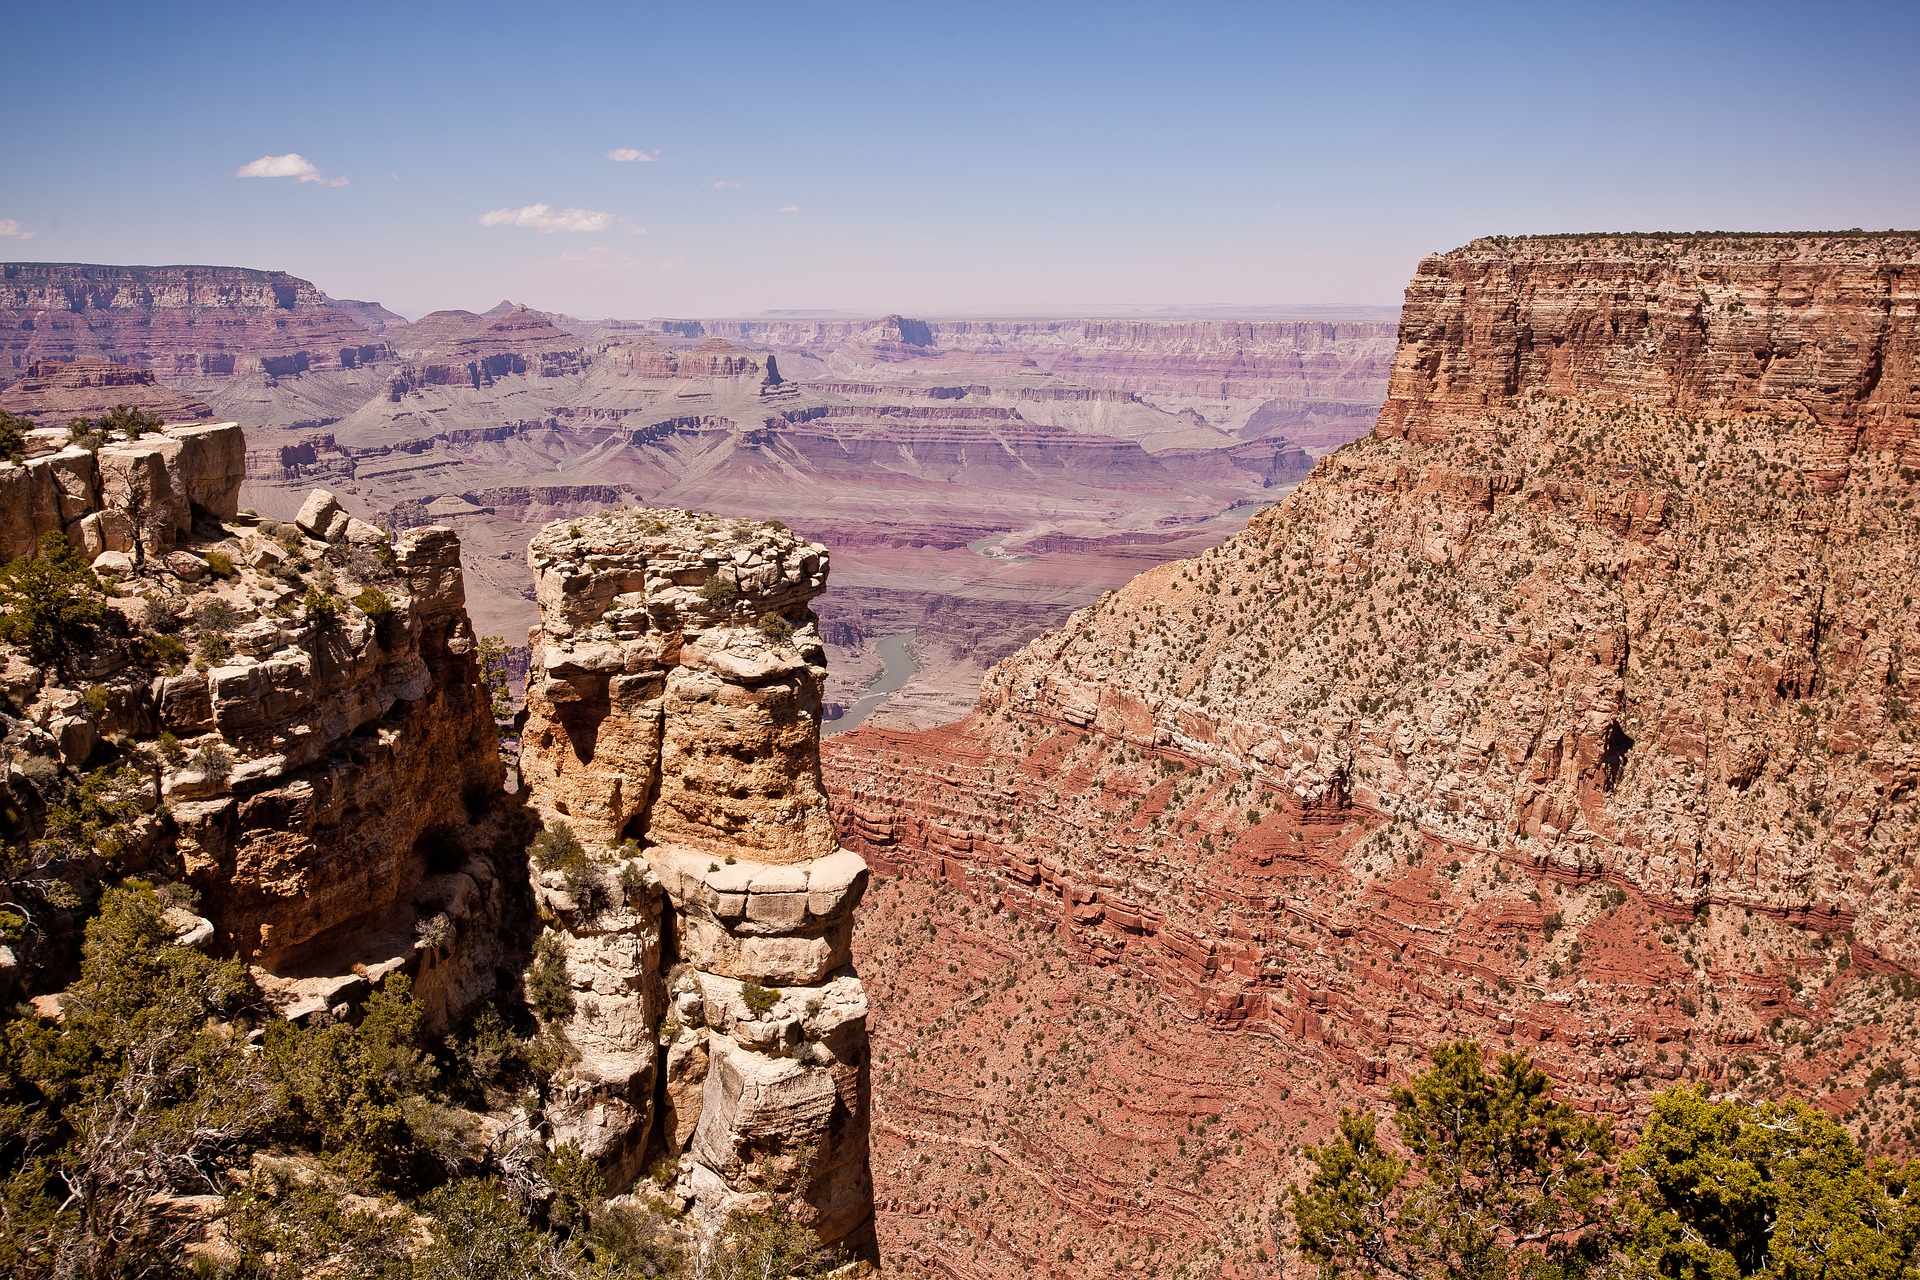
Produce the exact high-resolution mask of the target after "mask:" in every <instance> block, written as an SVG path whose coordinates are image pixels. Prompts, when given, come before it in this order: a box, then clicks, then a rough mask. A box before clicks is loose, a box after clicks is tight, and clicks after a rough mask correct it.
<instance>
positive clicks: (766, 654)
mask: <svg viewBox="0 0 1920 1280" xmlns="http://www.w3.org/2000/svg"><path fill="white" fill-rule="evenodd" d="M529 559H530V560H531V563H532V566H533V572H534V578H535V583H536V590H537V595H538V599H539V605H540V625H539V627H538V628H537V629H536V630H535V631H534V632H533V635H532V637H531V641H530V643H531V646H532V650H533V656H532V669H531V672H530V674H529V676H528V682H527V699H526V723H525V728H524V731H523V737H522V747H521V771H522V775H523V777H524V778H525V781H526V784H527V789H528V795H529V798H530V799H531V801H532V803H533V805H534V806H535V808H536V809H538V810H539V812H540V814H541V815H542V816H543V817H544V818H545V819H546V821H547V823H548V830H549V840H550V841H553V842H554V843H555V844H556V845H558V844H561V843H568V841H567V839H566V837H562V838H561V839H560V840H559V841H555V840H554V836H555V834H556V833H558V832H560V829H561V827H562V826H563V825H564V827H565V828H566V830H567V833H568V835H569V836H570V837H571V840H572V841H577V842H578V844H577V848H578V852H575V853H574V854H573V855H572V856H573V865H571V866H568V865H562V864H563V863H564V862H565V860H566V859H565V857H564V856H563V857H562V858H560V859H553V858H548V859H544V861H546V862H547V863H548V865H546V866H545V867H542V866H541V865H540V864H541V863H542V861H543V859H542V858H541V857H540V856H539V855H538V850H536V858H535V871H534V874H535V876H536V878H537V884H536V893H537V895H538V897H539V899H540V901H541V904H542V906H543V907H544V908H545V910H546V912H547V913H548V915H549V916H550V917H551V919H552V920H553V921H554V922H555V923H554V926H553V927H552V928H551V930H550V931H549V933H548V934H547V935H546V939H544V940H543V943H542V945H543V947H548V948H553V947H555V946H556V945H557V948H558V950H559V951H560V953H561V954H563V956H564V961H563V963H564V965H565V967H566V972H567V976H568V981H569V983H570V985H571V987H572V989H573V991H574V992H575V993H576V999H575V1000H574V1001H573V1012H572V1013H571V1014H570V1015H568V1020H567V1024H566V1025H567V1031H568V1035H569V1038H570V1039H571V1040H572V1041H573V1042H574V1044H575V1045H576V1047H577V1048H578V1049H579V1050H580V1053H581V1057H580V1061H579V1062H578V1063H576V1064H575V1065H574V1066H573V1068H571V1070H572V1073H573V1079H572V1081H571V1082H569V1083H568V1084H567V1085H566V1086H565V1089H564V1090H563V1100H562V1102H561V1105H560V1106H558V1107H557V1108H552V1109H550V1116H551V1118H552V1119H553V1121H554V1124H555V1130H556V1134H557V1135H559V1136H560V1137H562V1138H572V1139H574V1140H577V1141H578V1142H579V1143H580V1145H581V1147H582V1149H583V1150H585V1151H588V1152H589V1153H591V1154H593V1155H595V1156H597V1157H599V1158H600V1159H601V1161H602V1163H603V1165H604V1166H605V1167H606V1168H607V1169H608V1170H609V1171H610V1175H611V1178H612V1180H613V1181H615V1182H616V1183H618V1182H625V1181H631V1179H632V1178H633V1177H634V1175H635V1174H636V1173H637V1172H638V1170H639V1167H640V1163H641V1161H642V1160H644V1159H645V1157H646V1155H647V1153H648V1152H649V1151H650V1150H652V1149H654V1145H653V1144H654V1143H656V1142H657V1144H658V1146H659V1148H661V1149H664V1151H665V1152H666V1154H667V1155H668V1156H673V1157H678V1158H679V1160H680V1175H679V1176H680V1178H681V1179H682V1181H681V1184H680V1185H681V1186H682V1188H683V1189H684V1190H685V1191H686V1193H687V1194H689V1195H690V1196H691V1197H692V1199H693V1202H694V1207H695V1212H696V1213H697V1214H698V1215H699V1217H700V1218H701V1220H702V1221H704V1222H707V1223H709V1224H714V1223H718V1222H720V1221H721V1220H723V1219H724V1218H725V1216H726V1214H727V1213H728V1212H729V1211H731V1209H732V1208H734V1207H736V1206H740V1205H749V1206H750V1205H752V1204H754V1203H757V1202H765V1200H766V1199H768V1198H770V1197H774V1196H783V1197H784V1196H791V1197H794V1198H796V1199H797V1201H798V1202H799V1203H800V1204H802V1205H804V1206H806V1207H808V1208H809V1209H810V1211H811V1221H810V1225H811V1226H813V1228H814V1230H815V1231H816V1233H817V1234H818V1235H819V1236H820V1237H821V1239H822V1240H823V1241H825V1242H826V1243H829V1244H842V1245H846V1246H849V1247H853V1248H860V1247H863V1246H864V1245H865V1244H866V1243H867V1241H868V1240H870V1238H871V1233H872V1213H873V1196H872V1184H871V1179H870V1176H869V1173H868V1167H867V1125H868V1087H869V1084H868V1061H867V1034H866V997H865V994H864V992H863V990H862V988H861V985H860V981H859V979H858V978H857V977H856V976H855V975H854V973H853V971H852V969H851V967H850V966H849V963H848V961H849V954H850V946H851V935H852V923H853V912H854V908H855V907H856V906H857V905H858V903H859V901H860V897H861V894H862V893H863V892H864V890H865V888H866V883H867V868H866V864H865V863H864V862H863V861H862V860H861V859H860V858H859V857H858V856H857V855H855V854H853V853H850V852H848V851H846V850H844V849H841V848H840V847H839V844H838V842H837V840H836V839H835V837H834V833H833V827H832V822H831V819H830V817H829V813H828V808H827V800H826V795H825V792H824V790H823V789H822V786H821V781H820V749H819V731H820V688H821V681H822V680H823V679H824V677H825V674H826V668H825V656H824V651H823V649H822V647H821V643H820V637H819V633H818V630H817V628H816V626H815V622H814V617H813V614H812V611H811V610H810V608H809V607H808V602H809V601H811V600H812V599H813V598H814V597H815V596H817V595H818V594H819V593H820V592H821V591H822V590H823V589H824V588H825V586H826V579H827V553H826V550H825V548H823V547H821V546H819V545H818V544H813V543H808V542H805V541H803V540H801V539H798V538H796V537H794V536H793V535H792V534H791V533H789V532H788V531H787V530H786V529H785V527H784V526H782V525H779V524H777V523H764V522H757V521H750V520H728V519H722V518H719V517H715V516H704V515H695V514H693V513H690V512H678V511H666V510H651V509H637V510H626V511H619V512H609V513H605V514H602V515H598V516H592V517H587V518H583V519H579V520H573V521H563V522H561V523H558V524H554V525H550V526H548V527H547V528H546V529H545V530H544V531H542V532H541V533H540V534H539V536H537V537H536V538H534V540H533V543H532V546H531V548H530V550H529ZM616 884H617V886H618V888H617V889H615V888H613V887H612V886H614V885H616ZM650 1139H651V1140H652V1141H651V1142H650Z"/></svg>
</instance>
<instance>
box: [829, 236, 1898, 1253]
mask: <svg viewBox="0 0 1920 1280" xmlns="http://www.w3.org/2000/svg"><path fill="white" fill-rule="evenodd" d="M1917 427H1920V237H1916V236H1913V235H1901V234H1889V235H1835V236H1814V235H1808V236H1733V235H1699V236H1683V235H1675V236H1645V237H1633V236H1618V237H1539V238H1532V239H1525V238H1522V239H1494V240H1485V241H1476V242H1474V243H1473V244H1471V245H1469V246H1466V247H1465V248H1462V249H1459V250H1456V251H1454V252H1452V253H1447V254H1441V255H1436V256H1434V257H1430V258H1428V259H1426V260H1425V261H1423V262H1422V263H1421V264H1420V267H1419V270H1418V271H1417V273H1416V274H1415V276H1414V279H1413V281H1412V283H1411V284H1410V285H1409V286H1408V290H1407V296H1406V303H1405V307H1404V309H1403V311H1402V321H1401V329H1400V339H1399V346H1398V349H1397V352H1396V354H1395V357H1394V360H1393V364H1392V368H1391V372H1390V377H1389V390H1388V395H1387V399H1386V402H1385V405H1384V406H1383V408H1382V410H1381V412H1380V415H1379V420H1378V423H1377V425H1376V426H1375V428H1374V430H1373V431H1372V433H1371V434H1370V435H1368V436H1367V437H1366V438H1365V439H1363V440H1361V441H1359V442H1357V443H1354V444H1350V445H1348V446H1346V447H1345V448H1343V449H1340V450H1339V451H1337V452H1334V453H1331V454H1329V455H1327V456H1323V457H1321V458H1320V459H1318V460H1317V462H1316V463H1315V465H1314V469H1313V472H1312V474H1311V475H1310V476H1309V477H1308V478H1307V479H1306V480H1305V481H1304V482H1303V483H1302V484H1301V485H1300V487H1299V488H1298V489H1297V490H1295V491H1294V492H1293V493H1292V494H1291V495H1290V496H1289V497H1287V498H1286V499H1285V500H1284V501H1282V502H1281V503H1279V504H1278V505H1276V506H1273V507H1270V508H1268V509H1266V510H1263V511H1261V512H1259V513H1258V514H1256V515H1255V516H1254V517H1253V519H1252V520H1251V521H1250V523H1249V524H1248V526H1247V528H1246V529H1245V530H1244V531H1243V532H1241V533H1239V534H1237V535H1236V536H1234V537H1233V538H1231V539H1229V540H1227V541H1226V542H1224V543H1222V544H1221V545H1220V546H1218V547H1216V548H1213V549H1211V550H1208V551H1206V552H1204V553H1202V554H1201V555H1199V556H1197V557H1194V558H1192V559H1189V560H1185V561H1181V562H1175V563H1169V564H1166V565H1163V566H1160V567H1157V568H1154V569H1151V570H1149V571H1147V572H1146V573H1143V574H1142V575H1140V576H1138V577H1136V578H1135V579H1133V580H1132V581H1131V582H1129V583H1128V584H1127V585H1126V586H1124V587H1122V588H1120V589H1119V590H1117V591H1112V592H1109V593H1106V594H1103V595H1102V597H1101V598H1100V599H1099V600H1098V601H1097V602H1096V603H1094V604H1093V605H1092V606H1090V607H1088V608H1085V609H1082V610H1080V611H1078V612H1076V613H1075V614H1074V615H1073V617H1072V618H1071V620H1070V621H1069V622H1068V623H1067V624H1066V625H1065V626H1064V627H1062V628H1060V629H1058V630H1056V631H1054V632H1051V633H1049V634H1048V635H1046V636H1043V637H1041V638H1040V639H1037V640H1035V641H1033V642H1031V643H1030V644H1028V645H1027V646H1025V647H1024V648H1023V649H1022V650H1021V651H1020V652H1019V653H1018V654H1017V655H1015V656H1014V657H1012V658H1010V659H1008V660H1006V661H1004V662H1002V663H1000V664H999V665H998V666H996V667H995V668H994V669H993V671H992V672H991V673H990V674H989V676H988V678H987V680H986V681H985V683H984V686H983V688H982V691H981V696H980V700H979V704H978V706H977V707H976V708H975V709H974V710H973V711H972V712H971V714H970V715H968V716H967V717H966V718H964V719H963V720H961V721H959V722H957V723H954V724H950V725H946V726H942V727H938V728H932V729H926V730H921V731H905V730H902V729H899V728H888V727H880V726H863V727H861V728H859V729H856V730H854V731H853V732H851V733H848V734H846V735H844V736H841V737H837V738H834V739H831V740H829V742H828V744H827V746H826V750H825V758H826V763H825V767H826V776H827V782H828V789H829V794H830V795H831V797H832V799H833V805H834V817H835V821H836V823H837V825H838V828H839V830H840V833H841V838H842V840H843V841H844V842H845V843H846V844H847V845H848V846H849V847H850V848H853V849H855V850H856V851H859V852H861V853H863V854H864V855H865V856H866V857H867V858H868V860H869V862H870V863H871V864H872V866H873V867H874V869H875V873H876V881H875V885H874V888H873V890H872V892H871V893H870V894H869V896H868V898H867V901H866V904H865V906H864V907H863V911H862V916H861V920H860V922H859V925H858V929H857V932H856V939H855V959H856V962H857V963H858V964H859V966H860V969H861V972H862V973H863V975H865V978H866V983H867V987H868V991H869V994H870V998H871V999H872V1000H873V1001H874V1006H875V1008H876V1010H878V1011H879V1013H878V1015H877V1016H876V1017H875V1019H874V1020H873V1028H872V1035H873V1042H874V1058H875V1062H874V1152H873V1160H874V1166H875V1171H876V1182H877V1185H878V1187H879V1205H878V1209H877V1226H878V1232H879V1238H880V1242H881V1247H882V1251H883V1253H884V1254H885V1255H886V1256H887V1257H888V1258H889V1259H891V1260H892V1262H893V1264H894V1265H895V1266H896V1267H898V1268H899V1269H900V1270H901V1272H902V1274H909V1275H913V1274H927V1275H942V1276H982V1277H984V1276H997V1275H1006V1274H1014V1273H1019V1274H1031V1275H1054V1276H1093V1275H1111V1274H1116V1273H1119V1274H1127V1273H1144V1274H1176V1275H1178V1274H1200V1273H1206V1274H1212V1273H1213V1272H1214V1271H1215V1270H1218V1271H1219V1272H1220V1273H1222V1274H1240V1275H1257V1274H1270V1273H1272V1272H1273V1271H1274V1268H1276V1267H1277V1266H1279V1265H1280V1254H1281V1249H1282V1243H1283V1240H1284V1236H1285V1223H1284V1214H1283V1212H1282V1211H1281V1192H1282V1191H1283V1190H1284V1188H1285V1186H1286V1185H1287V1184H1288V1183H1289V1182H1290V1181H1291V1180H1292V1179H1293V1178H1295V1177H1296V1176H1298V1174H1299V1173H1300V1171H1301V1170H1302V1169H1303V1167H1304V1162H1303V1158H1302V1154H1301V1151H1302V1147H1303V1146H1304V1145H1305V1144H1308V1143H1311V1142H1316V1141H1319V1140H1321V1139H1323V1138H1324V1137H1325V1136H1327V1134H1328V1133H1329V1132H1330V1130H1331V1126H1332V1122H1333V1119H1334V1117H1335V1115H1336V1114H1337V1112H1338V1111H1339V1109H1340V1108H1341V1107H1342V1106H1350V1105H1356V1104H1358V1105H1363V1106H1364V1105H1369V1104H1373V1105H1378V1104H1380V1103H1381V1101H1382V1100H1383V1098H1384V1094H1385V1090H1386V1088H1387V1086H1388V1085H1390V1084H1392V1083H1394V1082H1396V1081H1402V1080H1404V1079H1405V1078H1406V1077H1407V1075H1408V1074H1409V1073H1410V1072H1412V1071H1415V1070H1418V1069H1420V1067H1421V1066H1422V1065H1423V1063H1424V1050H1425V1049H1426V1048H1427V1047H1428V1046H1430V1045H1432V1044H1434V1043H1436V1042H1437V1041H1440V1040H1442V1039H1447V1038H1452V1037H1458V1036H1472V1037H1474V1038H1475V1039H1477V1040H1479V1041H1480V1042H1481V1043H1482V1044H1483V1045H1485V1046H1487V1047H1488V1048H1489V1049H1499V1050H1524V1051H1525V1052H1527V1053H1529V1054H1530V1055H1532V1056H1533V1057H1534V1058H1535V1060H1536V1061H1538V1062H1539V1063H1540V1064H1541V1065H1542V1067H1543V1068H1544V1069H1546V1070H1547V1071H1548V1072H1549V1073H1550V1074H1551V1075H1552V1076H1553V1077H1554V1078H1555V1080H1556V1081H1557V1082H1558V1084H1559V1089H1560V1092H1561V1094H1562V1096H1564V1097H1566V1098H1567V1099H1568V1100H1569V1101H1572V1102H1574V1103H1576V1104H1577V1105H1579V1106H1580V1107H1582V1108H1585V1109H1589V1110H1592V1111H1597V1112H1599V1113H1602V1114H1606V1115H1611V1116H1614V1117H1616V1119H1617V1123H1618V1124H1619V1126H1620V1127H1621V1131H1622V1132H1626V1131H1627V1130H1628V1129H1630V1128H1631V1126H1632V1125H1633V1124H1634V1123H1635V1121H1636V1119H1637V1117H1639V1116H1641V1115H1642V1114H1644V1110H1645V1108H1646V1106H1647V1104H1648V1101H1649V1099H1650V1097H1651V1095H1652V1093H1653V1092H1654V1091H1656V1090H1658V1089H1660V1088H1664V1087H1667V1086H1668V1085H1670V1084H1672V1083H1675V1082H1686V1081H1699V1082H1703V1083H1706V1084H1708V1085H1709V1086H1710V1087H1711V1088H1713V1089H1714V1090H1715V1091H1717V1092H1724V1093H1730V1094H1733V1095H1736V1096H1749V1097H1763V1096H1774V1095H1776V1094H1777V1093H1779V1092H1781V1091H1791V1092H1793V1093H1796V1094H1798V1095H1800V1096H1804V1097H1807V1098H1809V1099H1810V1100H1812V1101H1814V1102H1815V1103H1816V1104H1817V1105H1820V1106H1822V1107H1825V1108H1826V1109H1828V1110H1829V1111H1830V1112H1832V1113H1833V1114H1835V1115H1836V1116H1838V1117H1840V1118H1842V1119H1843V1120H1844V1121H1845V1122H1846V1123H1847V1124H1848V1126H1849V1127H1850V1128H1851V1129H1852V1130H1853V1131H1854V1132H1855V1133H1856V1134H1857V1135H1858V1136H1859V1137H1860V1138H1861V1139H1862V1140H1863V1141H1864V1142H1865V1143H1866V1144H1867V1145H1868V1147H1869V1149H1873V1150H1880V1151H1891V1152H1905V1151H1910V1150H1911V1149H1912V1146H1913V1144H1914V1143H1915V1142H1916V1141H1920V1111H1916V1107H1915V1099H1914V1097H1913V1095H1912V1092H1911V1090H1910V1089H1909V1087H1908V1085H1907V1084H1906V1083H1905V1081H1906V1079H1907V1078H1908V1076H1910V1075H1911V1073H1912V1071H1913V1069H1914V1066H1915V1063H1916V1053H1920V1041H1916V1034H1915V1021H1914V1008H1913V996H1914V986H1913V981H1912V976H1913V973H1914V968H1915V964H1916V961H1920V951H1917V950H1916V948H1917V947H1920V942H1916V934H1915V922H1916V910H1915V904H1914V899H1913V894H1914V892H1915V888H1914V885H1913V883H1912V880H1913V876H1914V872H1915V867H1914V857H1915V852H1916V850H1920V808H1917V807H1916V806H1917V803H1920V802H1917V800H1916V793H1917V791H1920V741H1917V740H1916V729H1915V727H1914V723H1913V721H1912V719H1911V713H1910V707H1911V705H1912V701H1913V698H1914V695H1915V692H1916V689H1917V688H1920V686H1917V685H1916V677H1915V673H1914V669H1913V668H1912V667H1911V666H1909V665H1908V663H1909V661H1910V659H1909V658H1908V656H1907V655H1909V654H1911V653H1912V651H1913V649H1914V646H1915V645H1916V643H1920V633H1917V632H1916V615H1915V612H1914V610H1913V601H1912V592H1913V584H1914V583H1915V582H1916V581H1917V580H1920V514H1916V510H1915V506H1916V491H1915V484H1916V481H1917V480H1920V430H1917V429H1916V428H1917ZM956 1060H958V1061H961V1062H964V1064H965V1065H964V1066H963V1068H962V1069H960V1070H958V1071H956V1070H955V1069H954V1064H955V1062H956Z"/></svg>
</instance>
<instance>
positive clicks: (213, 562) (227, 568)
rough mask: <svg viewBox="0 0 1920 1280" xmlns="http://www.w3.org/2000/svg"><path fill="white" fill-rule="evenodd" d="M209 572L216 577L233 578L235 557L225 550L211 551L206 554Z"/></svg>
mask: <svg viewBox="0 0 1920 1280" xmlns="http://www.w3.org/2000/svg"><path fill="white" fill-rule="evenodd" d="M206 561H207V572H209V573H211V574H212V575H213V576H214V577H216V578H231V577H232V576H233V575H234V572H235V570H234V565H233V557H232V556H230V555H228V554H227V553H226V552H224V551H209V552H207V554H206Z"/></svg>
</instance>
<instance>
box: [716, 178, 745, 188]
mask: <svg viewBox="0 0 1920 1280" xmlns="http://www.w3.org/2000/svg"><path fill="white" fill-rule="evenodd" d="M746 185H747V184H746V183H744V182H728V181H727V180H726V179H725V178H722V179H721V180H720V181H718V182H716V183H714V184H713V189H714V190H715V191H738V190H739V189H740V188H742V187H744V186H746Z"/></svg>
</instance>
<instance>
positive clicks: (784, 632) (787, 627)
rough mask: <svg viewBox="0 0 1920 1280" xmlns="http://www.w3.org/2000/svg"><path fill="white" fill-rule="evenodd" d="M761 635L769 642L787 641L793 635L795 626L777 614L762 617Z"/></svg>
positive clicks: (762, 615)
mask: <svg viewBox="0 0 1920 1280" xmlns="http://www.w3.org/2000/svg"><path fill="white" fill-rule="evenodd" d="M760 634H761V635H763V636H765V637H766V638H767V639H769V640H785V639H787V638H788V637H789V636H791V635H792V634H793V624H792V623H791V622H788V621H787V620H786V619H785V618H783V617H781V616H780V615H779V614H777V613H763V614H761V615H760Z"/></svg>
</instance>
